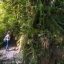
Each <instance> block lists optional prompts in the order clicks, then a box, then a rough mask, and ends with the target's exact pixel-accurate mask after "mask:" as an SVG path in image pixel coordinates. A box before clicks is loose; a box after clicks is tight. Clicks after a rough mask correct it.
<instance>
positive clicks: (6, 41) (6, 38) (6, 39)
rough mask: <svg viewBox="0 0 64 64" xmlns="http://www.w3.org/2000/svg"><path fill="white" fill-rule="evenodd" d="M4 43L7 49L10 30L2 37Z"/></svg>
mask: <svg viewBox="0 0 64 64" xmlns="http://www.w3.org/2000/svg"><path fill="white" fill-rule="evenodd" d="M4 43H5V44H6V45H5V46H6V50H8V49H9V43H10V31H8V32H7V34H6V35H5V37H4Z"/></svg>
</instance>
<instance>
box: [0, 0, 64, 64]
mask: <svg viewBox="0 0 64 64" xmlns="http://www.w3.org/2000/svg"><path fill="white" fill-rule="evenodd" d="M8 30H10V31H11V32H13V34H14V35H15V37H18V36H19V37H20V36H21V35H25V36H26V37H25V38H24V39H25V42H23V48H22V49H23V64H64V0H0V46H1V45H2V44H3V37H4V35H5V33H6V32H7V31H8ZM18 39H19V38H17V40H18Z"/></svg>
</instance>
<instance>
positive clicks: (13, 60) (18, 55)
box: [0, 47, 23, 64]
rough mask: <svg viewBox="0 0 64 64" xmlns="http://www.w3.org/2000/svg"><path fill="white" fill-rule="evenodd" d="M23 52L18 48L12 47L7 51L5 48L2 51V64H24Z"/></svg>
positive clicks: (0, 57)
mask: <svg viewBox="0 0 64 64" xmlns="http://www.w3.org/2000/svg"><path fill="white" fill-rule="evenodd" d="M22 57H23V55H22V50H20V49H19V48H18V47H10V48H9V50H7V51H6V49H5V48H2V49H1V50H0V64H22Z"/></svg>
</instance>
